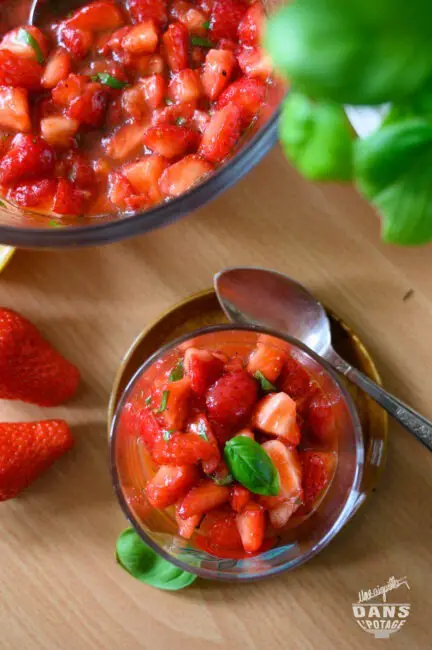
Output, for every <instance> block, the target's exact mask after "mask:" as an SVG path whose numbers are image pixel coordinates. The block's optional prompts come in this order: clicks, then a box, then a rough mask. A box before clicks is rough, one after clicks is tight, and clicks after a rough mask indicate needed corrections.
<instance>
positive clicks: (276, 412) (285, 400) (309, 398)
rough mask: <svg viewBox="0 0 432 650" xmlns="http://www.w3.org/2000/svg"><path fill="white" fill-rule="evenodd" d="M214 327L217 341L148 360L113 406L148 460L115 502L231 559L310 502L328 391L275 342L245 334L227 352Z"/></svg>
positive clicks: (332, 436)
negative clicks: (165, 517) (149, 369)
mask: <svg viewBox="0 0 432 650" xmlns="http://www.w3.org/2000/svg"><path fill="white" fill-rule="evenodd" d="M221 334H222V336H221V337H220V339H219V341H220V345H218V347H217V349H216V348H214V347H212V348H211V349H210V348H209V349H207V348H203V347H187V348H186V349H183V350H181V351H179V350H178V349H177V350H176V351H175V356H174V357H173V356H170V358H169V360H168V361H169V363H168V362H167V361H165V362H164V363H162V362H157V363H156V368H155V369H154V374H153V375H152V379H151V383H150V384H149V381H147V384H145V382H144V383H142V385H141V384H140V386H139V390H137V391H136V392H135V393H134V394H133V395H132V396H131V397H129V401H128V402H127V403H126V404H125V406H124V407H123V410H122V413H121V415H120V427H121V428H122V429H123V431H125V432H126V439H129V440H130V436H134V437H137V438H138V441H139V444H140V445H142V449H143V450H144V451H143V454H144V456H143V458H144V460H143V461H142V462H143V463H144V465H147V466H148V467H149V468H150V469H149V471H148V473H147V479H148V480H147V484H146V487H145V490H144V493H142V497H141V499H140V497H139V490H138V489H137V488H133V489H129V492H128V491H127V490H126V493H127V492H128V494H129V495H130V498H129V497H128V496H127V494H126V500H127V501H128V500H129V501H130V506H131V507H132V509H133V510H135V512H137V509H140V511H141V513H140V514H139V517H142V518H143V519H144V520H146V518H147V517H148V516H149V515H150V516H151V512H152V511H154V509H156V511H166V512H167V513H168V514H169V516H170V517H172V520H175V522H176V527H177V532H178V534H179V535H180V536H182V537H183V538H186V539H191V538H193V539H192V541H193V542H194V543H195V544H196V546H198V547H199V548H201V549H203V550H205V551H207V552H208V553H210V554H212V555H215V556H217V557H233V558H240V557H245V556H247V555H248V554H254V553H259V552H262V551H264V550H266V549H268V548H271V547H272V546H273V545H274V544H275V543H276V541H277V538H278V536H279V535H280V534H281V531H283V529H287V528H293V527H295V526H296V525H297V524H299V523H301V522H303V521H304V520H305V519H306V518H307V517H309V516H311V514H312V513H313V512H314V511H315V510H316V508H317V507H318V506H319V504H320V502H321V500H322V499H323V497H324V495H325V493H326V491H327V489H328V488H329V486H330V484H331V481H332V478H333V476H334V472H335V469H336V464H337V427H336V418H337V408H338V400H337V399H336V400H335V398H334V396H329V395H327V394H325V392H324V391H323V389H322V388H321V386H320V384H319V383H318V382H317V380H316V378H314V377H313V376H312V375H311V374H310V373H309V372H308V370H306V368H305V367H304V366H303V365H301V363H300V362H299V360H298V359H297V358H296V357H295V356H293V354H292V352H291V350H290V348H289V347H288V346H287V345H285V347H283V346H284V344H283V342H282V341H279V340H276V339H274V338H272V337H269V336H267V335H259V336H258V335H257V336H256V337H255V340H256V345H255V348H253V349H252V348H251V346H250V345H249V346H245V347H244V349H240V347H239V346H236V348H235V350H233V346H232V345H231V344H230V345H224V339H223V333H221ZM281 346H282V347H281ZM158 364H160V365H159V366H158ZM142 379H145V374H144V375H143V376H142ZM141 388H142V389H141ZM134 467H136V465H134ZM129 472H130V469H129ZM123 479H124V480H125V482H126V483H128V484H129V485H133V483H134V476H133V475H131V474H130V475H129V476H126V477H125V476H123Z"/></svg>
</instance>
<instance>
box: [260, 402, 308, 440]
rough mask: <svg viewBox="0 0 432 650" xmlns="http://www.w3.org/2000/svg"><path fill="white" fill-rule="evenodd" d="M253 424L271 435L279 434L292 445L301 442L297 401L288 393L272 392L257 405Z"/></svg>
mask: <svg viewBox="0 0 432 650" xmlns="http://www.w3.org/2000/svg"><path fill="white" fill-rule="evenodd" d="M252 422H253V426H254V427H256V428H257V429H260V430H261V431H263V432H264V433H267V434H269V435H273V436H278V437H280V438H283V440H284V441H285V442H287V443H289V444H290V445H298V444H299V442H300V429H299V428H298V425H297V419H296V403H295V401H294V400H293V399H291V397H289V395H287V394H286V393H272V394H271V395H266V397H263V399H261V400H260V401H259V402H258V404H257V405H256V408H255V411H254V414H253V418H252Z"/></svg>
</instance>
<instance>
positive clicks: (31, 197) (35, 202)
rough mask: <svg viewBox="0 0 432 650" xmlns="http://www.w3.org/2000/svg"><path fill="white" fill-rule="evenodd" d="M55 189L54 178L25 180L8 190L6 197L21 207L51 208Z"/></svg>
mask: <svg viewBox="0 0 432 650" xmlns="http://www.w3.org/2000/svg"><path fill="white" fill-rule="evenodd" d="M56 189H57V182H56V181H55V180H54V179H48V178H45V179H43V180H41V181H27V183H22V184H20V185H16V186H15V187H14V188H13V189H10V190H9V192H8V199H10V200H11V201H14V202H15V203H16V204H17V205H21V206H22V207H23V208H34V207H44V208H45V209H47V210H52V202H53V198H54V194H55V192H56Z"/></svg>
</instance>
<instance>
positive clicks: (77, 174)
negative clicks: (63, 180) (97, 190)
mask: <svg viewBox="0 0 432 650" xmlns="http://www.w3.org/2000/svg"><path fill="white" fill-rule="evenodd" d="M67 162H68V174H67V176H68V178H69V180H71V181H73V182H74V183H75V185H77V187H80V188H81V189H86V190H88V189H93V188H94V186H95V183H96V176H95V172H94V169H93V167H91V166H90V163H89V161H88V160H87V159H86V157H85V156H84V155H83V154H79V153H71V154H70V155H69V156H68V159H67Z"/></svg>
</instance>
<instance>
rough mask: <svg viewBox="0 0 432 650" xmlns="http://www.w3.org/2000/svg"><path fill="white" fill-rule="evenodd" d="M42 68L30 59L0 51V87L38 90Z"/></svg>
mask: <svg viewBox="0 0 432 650" xmlns="http://www.w3.org/2000/svg"><path fill="white" fill-rule="evenodd" d="M42 72H43V68H42V66H41V65H40V64H39V63H37V61H33V60H32V59H26V58H22V57H21V56H19V55H18V54H14V53H13V52H9V51H8V50H0V86H12V87H14V88H26V89H27V90H39V89H40V87H41V78H42Z"/></svg>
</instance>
